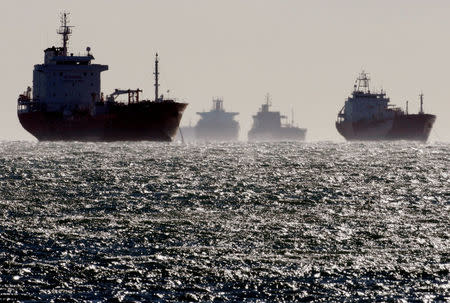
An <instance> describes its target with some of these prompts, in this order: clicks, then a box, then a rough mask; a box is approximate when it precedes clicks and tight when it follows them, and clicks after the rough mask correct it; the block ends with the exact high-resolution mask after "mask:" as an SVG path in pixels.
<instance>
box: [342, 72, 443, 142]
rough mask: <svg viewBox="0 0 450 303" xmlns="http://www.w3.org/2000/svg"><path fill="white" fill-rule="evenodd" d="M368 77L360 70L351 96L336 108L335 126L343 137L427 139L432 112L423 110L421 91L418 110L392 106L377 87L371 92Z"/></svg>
mask: <svg viewBox="0 0 450 303" xmlns="http://www.w3.org/2000/svg"><path fill="white" fill-rule="evenodd" d="M369 82H370V78H369V76H368V74H367V73H365V72H364V71H363V72H362V73H361V74H360V75H359V77H358V78H357V80H356V83H355V86H354V90H353V93H352V95H351V96H350V97H349V98H348V99H347V100H346V101H345V105H344V107H343V108H342V109H341V110H340V111H339V114H338V117H337V121H336V128H337V130H338V132H339V133H340V134H341V135H342V136H343V137H344V138H345V139H347V140H416V141H423V142H425V141H427V139H428V136H429V135H430V131H431V129H432V127H433V124H434V121H435V120H436V116H435V115H430V114H425V113H424V112H423V94H420V111H419V113H418V114H409V113H408V110H406V112H405V111H403V110H402V109H400V108H398V107H395V106H392V105H390V104H389V101H390V100H389V98H387V97H386V93H385V92H383V90H381V92H380V93H373V92H371V91H370V88H369Z"/></svg>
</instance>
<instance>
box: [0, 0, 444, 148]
mask: <svg viewBox="0 0 450 303" xmlns="http://www.w3.org/2000/svg"><path fill="white" fill-rule="evenodd" d="M63 11H66V12H69V13H70V23H71V25H73V26H74V28H73V35H72V36H71V38H70V41H69V51H70V52H73V53H74V54H78V53H84V52H85V50H86V47H87V46H89V47H90V48H91V53H92V54H93V55H94V57H95V61H94V63H98V64H107V65H109V70H108V71H106V72H104V73H103V74H102V91H103V92H104V93H105V94H109V93H111V92H112V91H113V90H114V89H116V88H121V89H128V88H132V89H136V88H140V89H143V90H144V93H143V94H144V96H145V97H148V98H153V96H154V93H153V71H154V67H153V64H154V62H153V61H154V55H155V53H156V52H158V54H159V58H160V66H159V67H160V84H161V86H160V87H161V88H160V91H162V92H166V96H167V94H168V95H169V97H172V98H176V99H177V100H179V101H184V102H187V103H189V105H188V108H187V110H186V111H185V114H184V116H183V119H182V122H181V124H182V125H189V124H190V123H191V124H192V125H195V123H196V122H197V120H198V115H197V114H196V112H199V111H204V110H209V109H210V108H211V106H212V99H213V98H214V97H220V98H223V100H224V107H225V109H226V110H228V111H235V112H239V113H240V114H239V115H238V116H237V120H238V121H239V122H240V125H241V134H240V138H241V139H242V140H245V139H246V135H247V132H248V130H249V129H250V127H251V124H252V115H254V114H255V113H256V112H257V111H258V109H259V108H260V106H261V104H262V103H264V101H265V96H266V94H267V93H269V94H270V95H271V99H272V108H271V109H272V110H276V111H280V112H282V113H283V114H286V115H288V116H289V117H290V116H291V112H294V120H295V122H296V124H297V125H298V126H300V127H305V128H307V129H308V133H307V140H308V141H344V139H343V138H342V137H341V136H340V135H339V134H338V132H337V131H336V128H335V124H334V123H335V121H336V115H337V113H338V111H339V110H340V109H341V108H342V106H343V105H344V102H345V100H346V98H347V97H348V96H349V95H350V94H351V92H352V90H353V84H354V82H355V79H356V77H357V76H358V74H359V73H360V72H361V71H362V70H365V71H366V72H368V73H369V74H370V77H371V79H372V81H371V88H372V90H374V89H381V88H383V89H384V90H385V91H386V93H387V95H388V97H390V99H391V103H393V104H396V105H398V106H400V107H405V104H406V101H407V100H408V101H409V112H410V113H411V112H417V111H418V110H419V94H420V93H421V92H423V94H424V110H425V112H427V113H433V114H436V115H437V120H436V123H435V126H434V128H433V131H432V133H431V135H430V141H444V142H449V141H450V131H449V130H450V102H449V101H450V85H448V83H449V81H450V74H449V73H448V71H449V70H450V69H449V67H450V66H449V65H450V39H449V37H448V31H449V29H450V18H449V17H448V16H449V15H450V1H448V0H428V1H425V0H395V1H392V0H389V1H387V0H377V1H369V0H367V1H364V0H339V1H337V0H311V1H302V0H281V1H280V0H273V1H265V0H245V1H243V0H223V1H216V0H179V1H173V0H161V1H152V0H146V1H144V0H127V1H115V0H95V1H94V0H90V1H86V0H63V1H62V0H58V1H55V0H40V1H24V0H1V1H0V37H1V43H2V45H1V48H0V52H1V53H0V54H1V58H2V60H1V62H0V68H1V71H2V72H1V73H0V83H1V88H2V95H3V100H2V101H1V102H0V140H35V139H34V137H32V136H31V135H30V134H28V133H27V132H26V131H25V130H24V129H23V128H22V127H21V125H20V123H19V121H18V118H17V113H16V104H17V97H18V95H19V94H20V93H22V92H23V91H24V90H25V89H26V87H27V86H31V85H32V71H33V66H34V64H41V63H42V62H43V57H44V53H43V50H44V49H45V48H47V47H50V46H53V45H55V46H60V44H61V41H60V37H59V35H57V34H56V30H57V28H58V27H59V25H60V13H61V12H63ZM167 91H169V93H167Z"/></svg>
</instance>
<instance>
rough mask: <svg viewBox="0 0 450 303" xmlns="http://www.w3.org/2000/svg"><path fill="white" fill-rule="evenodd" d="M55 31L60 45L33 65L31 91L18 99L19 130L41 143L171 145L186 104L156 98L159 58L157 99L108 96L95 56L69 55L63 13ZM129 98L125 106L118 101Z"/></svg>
mask: <svg viewBox="0 0 450 303" xmlns="http://www.w3.org/2000/svg"><path fill="white" fill-rule="evenodd" d="M61 22H62V25H61V27H60V29H59V31H58V33H59V34H60V35H62V40H63V46H62V47H51V48H47V49H46V50H45V57H44V64H37V65H35V66H34V72H33V89H31V88H30V87H28V89H27V90H26V92H25V93H23V94H21V95H20V96H19V99H18V108H17V113H18V117H19V121H20V123H21V124H22V126H23V127H24V128H25V129H26V130H27V131H28V132H30V133H31V134H32V135H34V136H35V137H36V138H37V139H38V140H41V141H55V140H76V141H119V140H151V141H171V140H172V138H173V137H174V136H175V134H176V132H177V130H178V126H179V123H180V120H181V117H182V115H183V112H184V110H185V108H186V106H187V104H186V103H178V102H175V101H174V100H167V99H164V98H163V97H162V95H161V96H159V95H158V87H159V84H158V75H159V74H158V54H156V60H155V100H153V101H150V100H139V93H141V92H142V90H140V89H136V90H131V89H126V90H119V89H116V90H115V91H114V92H113V93H111V94H110V95H109V96H107V97H106V98H104V97H103V93H101V92H100V73H101V72H103V71H106V70H108V66H107V65H100V64H92V60H93V59H94V57H93V56H92V54H91V53H90V48H89V47H88V48H87V54H86V55H80V56H74V55H73V54H68V52H67V44H68V40H69V35H70V34H71V33H72V29H71V26H68V24H67V14H63V15H62V20H61ZM122 94H125V95H128V101H127V102H126V103H123V102H118V101H116V98H117V97H118V96H119V95H122Z"/></svg>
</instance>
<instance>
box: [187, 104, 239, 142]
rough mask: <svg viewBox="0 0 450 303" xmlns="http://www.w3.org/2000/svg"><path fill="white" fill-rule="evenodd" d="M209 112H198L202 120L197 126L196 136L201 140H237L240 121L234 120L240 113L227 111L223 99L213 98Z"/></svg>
mask: <svg viewBox="0 0 450 303" xmlns="http://www.w3.org/2000/svg"><path fill="white" fill-rule="evenodd" d="M212 102H213V107H212V109H211V110H210V111H209V112H197V115H200V120H199V121H198V122H197V125H196V126H195V138H196V139H197V140H199V141H236V140H237V139H238V136H239V123H238V122H237V121H236V120H234V117H235V116H236V115H239V113H233V112H226V111H225V110H224V108H223V100H222V99H213V101H212Z"/></svg>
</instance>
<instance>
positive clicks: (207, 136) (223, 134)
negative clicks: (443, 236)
mask: <svg viewBox="0 0 450 303" xmlns="http://www.w3.org/2000/svg"><path fill="white" fill-rule="evenodd" d="M233 122H234V121H233ZM238 137H239V125H238V123H237V122H234V123H230V124H219V125H210V124H202V123H198V124H197V126H196V127H195V138H196V139H197V141H207V142H212V141H216V142H224V141H237V140H238Z"/></svg>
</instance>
